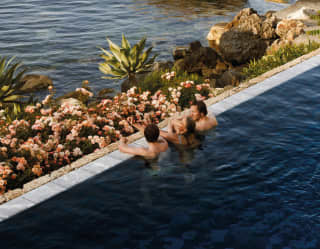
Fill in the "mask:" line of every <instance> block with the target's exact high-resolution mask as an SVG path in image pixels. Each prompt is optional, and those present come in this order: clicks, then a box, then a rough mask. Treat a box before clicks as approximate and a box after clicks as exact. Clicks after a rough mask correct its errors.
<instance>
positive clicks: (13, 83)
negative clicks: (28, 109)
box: [0, 57, 25, 115]
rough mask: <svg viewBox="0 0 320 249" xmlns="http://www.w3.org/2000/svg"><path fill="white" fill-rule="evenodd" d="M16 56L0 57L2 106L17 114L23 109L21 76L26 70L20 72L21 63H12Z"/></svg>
mask: <svg viewBox="0 0 320 249" xmlns="http://www.w3.org/2000/svg"><path fill="white" fill-rule="evenodd" d="M13 59H14V58H12V59H10V60H8V61H7V59H6V58H5V57H4V58H1V59H0V108H4V109H5V110H6V112H7V113H8V111H10V112H11V113H12V114H14V115H17V114H18V113H19V112H20V109H21V106H20V104H21V102H20V99H21V98H22V97H23V95H22V91H21V88H22V86H23V82H21V78H22V77H23V74H24V73H25V70H22V71H20V72H18V70H19V67H20V65H21V64H20V63H15V64H11V63H12V61H13Z"/></svg>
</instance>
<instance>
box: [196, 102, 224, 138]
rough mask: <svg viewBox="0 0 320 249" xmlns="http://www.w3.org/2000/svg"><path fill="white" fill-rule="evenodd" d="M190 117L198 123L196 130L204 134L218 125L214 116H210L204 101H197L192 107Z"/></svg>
mask: <svg viewBox="0 0 320 249" xmlns="http://www.w3.org/2000/svg"><path fill="white" fill-rule="evenodd" d="M190 111H191V114H190V117H191V118H192V119H193V120H194V121H195V122H196V130H197V131H200V132H203V131H207V130H210V129H212V128H213V127H216V126H217V125H218V121H217V119H216V117H215V116H214V115H212V116H208V110H207V106H206V104H205V103H204V102H203V101H196V102H195V103H194V104H193V105H191V107H190Z"/></svg>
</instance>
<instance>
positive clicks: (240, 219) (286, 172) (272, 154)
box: [0, 67, 320, 249]
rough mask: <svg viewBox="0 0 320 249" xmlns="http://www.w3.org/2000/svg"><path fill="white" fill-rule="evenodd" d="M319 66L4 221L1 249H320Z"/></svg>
mask: <svg viewBox="0 0 320 249" xmlns="http://www.w3.org/2000/svg"><path fill="white" fill-rule="evenodd" d="M319 81H320V67H317V68H315V69H313V70H310V71H308V72H306V73H304V74H303V75H300V76H298V77H296V78H295V79H293V80H290V82H287V83H284V84H283V85H281V86H279V87H276V88H274V89H272V90H271V91H268V92H267V93H264V94H263V95H261V96H258V97H256V98H255V99H252V100H250V101H248V102H246V103H243V104H241V105H239V106H237V107H236V108H233V109H232V110H229V111H227V112H225V113H222V114H221V115H219V116H218V117H217V119H218V122H219V126H218V127H217V129H216V130H213V131H211V132H210V133H209V134H208V135H207V136H206V138H205V141H204V142H203V144H202V147H201V148H200V149H197V150H195V151H194V153H193V154H191V153H190V154H187V155H188V156H187V157H183V160H181V157H179V154H178V153H177V151H175V150H174V149H173V148H172V150H171V152H169V153H167V154H166V155H164V156H163V157H162V160H161V161H160V162H159V164H158V166H159V169H158V170H151V169H149V168H146V167H145V165H144V162H143V161H140V160H129V161H126V162H124V163H122V164H121V165H118V166H116V167H115V168H113V169H111V170H109V171H106V172H104V173H102V174H101V175H99V176H96V177H93V178H92V179H89V180H88V181H86V182H84V183H82V184H80V185H78V186H75V187H74V188H72V189H70V190H69V191H67V192H65V193H62V194H60V195H58V196H56V197H54V198H52V199H51V200H48V201H46V202H44V203H41V204H39V205H37V206H36V207H34V208H31V209H30V210H27V211H25V212H23V213H21V214H19V215H17V216H15V217H12V218H11V219H9V220H7V221H5V222H3V223H1V224H0V241H1V248H5V249H13V248H24V249H29V248H30V249H34V248H41V249H43V248H52V249H55V248H68V249H73V248H75V249H79V248H81V249H93V248H94V249H98V248H112V249H116V248H121V249H129V248H130V249H137V248H139V249H158V248H159V249H189V248H190V249H193V248H197V249H204V248H206V249H231V248H233V249H319V248H320V239H319V238H320V237H319V234H320V210H319V206H320V153H319V151H320V126H319V122H320V102H319V98H320V90H319Z"/></svg>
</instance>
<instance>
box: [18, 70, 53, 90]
mask: <svg viewBox="0 0 320 249" xmlns="http://www.w3.org/2000/svg"><path fill="white" fill-rule="evenodd" d="M21 82H24V85H23V86H22V88H21V90H22V91H23V92H34V91H38V90H44V89H47V88H48V86H51V85H53V82H52V79H50V78H49V77H48V76H46V75H40V74H29V75H25V76H24V77H23V78H22V79H21Z"/></svg>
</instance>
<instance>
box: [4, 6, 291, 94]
mask: <svg viewBox="0 0 320 249" xmlns="http://www.w3.org/2000/svg"><path fill="white" fill-rule="evenodd" d="M294 1H295V0H290V2H294ZM285 6H286V5H283V4H275V3H271V2H267V1H265V0H121V1H114V0H68V1H62V0H47V1H45V0H19V1H15V0H1V2H0V21H1V25H0V56H8V57H11V56H16V58H17V60H21V61H23V63H24V64H25V65H26V66H28V67H29V68H30V73H38V74H45V75H48V76H50V77H51V78H52V79H53V81H54V84H55V86H56V88H57V95H58V96H59V95H61V94H63V93H66V92H68V91H72V90H74V89H75V88H77V87H79V86H80V85H81V82H82V81H83V80H89V81H90V82H91V83H92V85H91V86H92V88H93V90H94V91H95V92H96V91H98V90H100V89H102V88H104V87H112V88H115V89H118V87H119V82H117V81H112V80H104V79H101V76H102V74H101V73H100V72H99V70H98V62H99V59H98V58H99V53H100V50H99V48H98V47H104V48H107V42H106V37H109V38H110V39H111V40H112V41H114V42H116V43H118V44H119V43H120V39H121V34H122V33H123V34H125V35H126V37H127V38H128V39H129V41H131V42H132V43H136V42H137V41H138V40H140V39H141V38H142V37H143V36H147V38H148V40H147V46H151V45H152V46H154V51H155V52H157V53H159V54H160V56H159V60H168V59H170V60H172V58H171V53H172V49H173V48H174V47H175V46H181V45H187V44H189V43H190V42H191V41H194V40H197V39H199V40H201V42H202V44H203V45H207V41H206V35H207V33H208V31H209V30H210V27H211V26H212V25H213V24H215V23H217V22H223V21H230V20H231V19H232V17H233V16H234V15H235V14H236V13H237V12H238V11H239V10H240V9H242V8H244V7H253V8H255V9H256V10H258V11H259V13H265V12H266V11H268V10H270V9H275V10H276V9H281V8H283V7H285Z"/></svg>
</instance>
